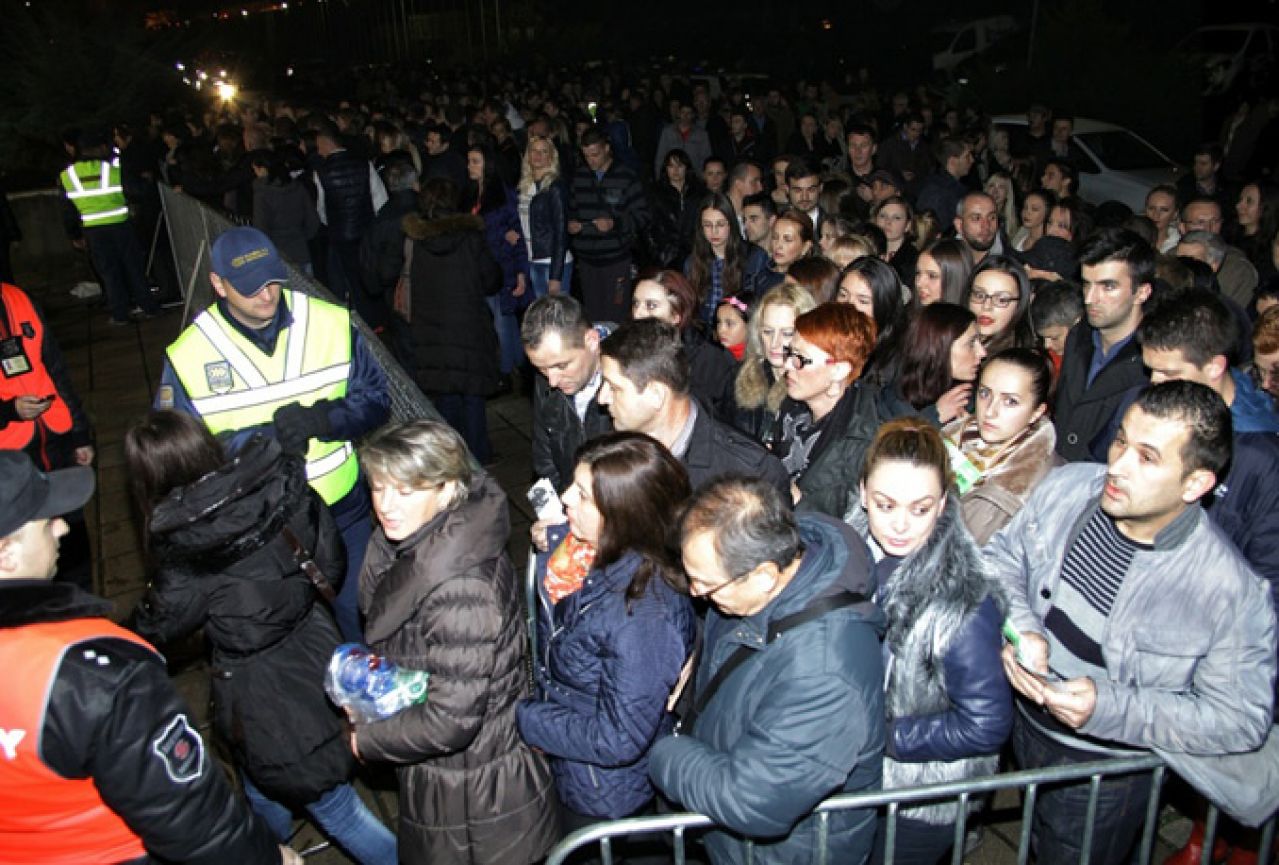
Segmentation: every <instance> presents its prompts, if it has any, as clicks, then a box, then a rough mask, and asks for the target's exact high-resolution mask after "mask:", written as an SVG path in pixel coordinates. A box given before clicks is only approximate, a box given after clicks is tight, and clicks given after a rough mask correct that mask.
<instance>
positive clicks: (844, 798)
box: [546, 755, 1275, 865]
mask: <svg viewBox="0 0 1279 865" xmlns="http://www.w3.org/2000/svg"><path fill="white" fill-rule="evenodd" d="M1167 771H1168V769H1167V767H1166V766H1165V765H1164V764H1163V761H1161V760H1160V759H1159V758H1158V757H1156V756H1153V755H1148V756H1136V757H1123V758H1117V759H1112V760H1098V761H1095V762H1090V763H1077V764H1075V765H1073V766H1053V767H1049V768H1045V769H1032V770H1023V771H1018V772H1005V773H1002V774H998V775H990V776H988V777H985V778H974V779H970V780H967V781H951V782H948V783H944V784H930V785H928V786H924V787H911V788H902V789H897V790H876V791H873V792H866V793H847V794H842V795H839V796H833V797H831V798H830V799H827V800H826V801H824V802H822V803H821V804H820V805H818V806H817V808H815V809H814V813H815V814H816V815H817V821H818V823H817V839H818V841H817V844H818V847H817V850H815V851H814V858H813V860H812V861H813V862H814V863H815V865H842V863H836V862H832V861H831V859H830V851H829V849H828V848H827V833H828V830H829V821H830V815H831V814H833V813H836V812H839V811H849V810H855V809H863V808H882V809H885V810H886V812H887V820H886V827H885V853H884V865H893V860H894V856H893V850H894V847H895V842H896V836H897V828H898V827H897V821H898V813H899V811H900V810H901V808H902V807H903V806H906V805H918V804H921V803H934V802H948V801H953V802H958V803H959V809H958V810H959V816H958V817H957V819H956V821H955V846H954V852H953V854H952V858H951V862H952V865H961V863H962V862H963V857H964V836H965V834H966V832H967V828H968V811H969V809H968V805H969V803H970V802H972V801H973V799H974V798H975V797H980V796H983V795H985V794H992V793H996V792H999V791H1001V790H1020V791H1022V805H1021V833H1020V837H1019V839H1018V843H1017V865H1026V862H1027V860H1028V859H1029V857H1030V835H1031V825H1032V821H1031V817H1032V815H1033V814H1034V811H1035V803H1036V801H1037V800H1038V797H1039V793H1040V789H1041V788H1042V787H1045V786H1051V785H1055V784H1061V783H1067V782H1079V781H1087V782H1088V784H1089V788H1090V790H1089V799H1088V810H1087V816H1086V818H1085V821H1084V826H1083V830H1082V849H1083V853H1082V855H1081V857H1080V863H1079V865H1089V854H1090V848H1091V846H1092V839H1093V834H1094V829H1095V826H1096V818H1097V803H1098V796H1099V794H1100V792H1101V782H1102V779H1103V778H1108V777H1114V776H1119V775H1131V774H1137V773H1145V772H1149V773H1150V774H1151V779H1152V783H1151V787H1150V797H1149V799H1148V801H1147V803H1146V816H1145V820H1144V823H1143V828H1142V833H1141V841H1140V847H1139V853H1138V858H1137V860H1136V862H1135V863H1134V865H1150V861H1151V856H1152V854H1153V853H1154V845H1155V832H1156V829H1157V828H1158V822H1159V796H1160V791H1161V788H1162V787H1163V782H1164V778H1165V776H1166V775H1167ZM1218 816H1219V814H1218V810H1217V808H1216V807H1210V809H1209V812H1208V819H1207V823H1206V839H1205V841H1204V848H1203V849H1204V858H1203V862H1202V863H1201V865H1210V861H1209V860H1210V856H1211V853H1212V848H1213V843H1214V841H1215V840H1216V833H1217V821H1218ZM715 825H716V824H715V823H714V822H713V821H712V820H711V819H710V818H709V817H706V816H704V815H701V814H689V813H681V814H662V815H658V816H652V817H630V818H626V819H623V820H611V821H607V822H602V823H596V824H594V825H592V826H587V827H585V828H583V829H579V830H578V831H576V832H574V833H573V834H571V835H569V836H568V837H567V838H565V839H564V840H563V841H561V842H560V843H559V844H558V845H556V846H555V847H554V848H553V849H552V850H551V853H550V855H549V856H548V857H547V860H546V865H563V863H564V862H565V861H566V860H567V858H568V857H569V856H570V855H571V854H572V853H574V852H576V851H578V850H581V849H583V848H586V847H588V846H589V845H592V844H596V845H598V846H599V858H600V860H601V861H602V862H603V865H613V861H614V860H613V855H614V854H613V841H614V840H617V839H621V838H627V837H632V836H637V835H649V836H651V835H657V834H669V835H670V836H671V837H670V845H671V861H673V862H674V863H676V865H685V863H686V862H687V861H688V855H689V846H690V843H695V842H693V841H692V840H691V839H690V838H689V837H688V834H689V832H690V830H700V829H714V828H715ZM1274 832H1275V818H1274V817H1271V818H1270V820H1269V821H1267V822H1266V823H1265V825H1264V827H1263V828H1262V831H1261V840H1260V849H1259V851H1258V859H1257V865H1270V861H1271V848H1272V845H1273V842H1274ZM745 849H746V858H745V860H744V863H743V865H753V862H754V846H753V845H752V844H750V843H749V842H747V844H746V848H745Z"/></svg>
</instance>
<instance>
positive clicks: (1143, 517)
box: [986, 381, 1275, 865]
mask: <svg viewBox="0 0 1279 865" xmlns="http://www.w3.org/2000/svg"><path fill="white" fill-rule="evenodd" d="M1230 443H1231V424H1230V410H1229V409H1228V408H1227V407H1226V404H1225V403H1224V402H1223V401H1222V400H1221V397H1220V396H1218V395H1217V394H1216V393H1215V392H1214V391H1212V390H1211V389H1210V388H1208V387H1205V386H1204V385H1201V384H1197V383H1194V382H1188V381H1169V382H1164V383H1162V384H1158V385H1155V386H1153V387H1150V388H1149V389H1147V390H1145V391H1144V392H1143V393H1142V394H1141V395H1140V396H1139V397H1138V399H1137V401H1136V402H1135V403H1134V404H1133V405H1132V406H1131V407H1130V408H1129V409H1128V411H1127V412H1126V413H1125V415H1124V418H1123V423H1122V425H1121V427H1120V429H1119V432H1118V433H1117V435H1116V436H1115V440H1114V443H1113V444H1112V445H1111V446H1110V453H1109V461H1108V464H1107V465H1106V466H1100V465H1091V464H1076V465H1070V466H1066V467H1063V468H1060V469H1058V470H1056V471H1055V472H1053V473H1052V474H1050V475H1049V476H1048V478H1047V479H1045V480H1044V481H1043V483H1041V484H1040V486H1039V487H1038V488H1037V489H1036V490H1035V492H1034V493H1033V494H1032V495H1031V497H1030V499H1029V500H1028V501H1027V503H1026V506H1025V507H1024V508H1023V509H1022V511H1021V512H1020V513H1019V514H1018V515H1017V516H1016V517H1015V518H1014V519H1013V521H1012V522H1011V523H1009V525H1008V526H1006V527H1005V528H1004V529H1003V530H1002V531H1001V532H1000V533H999V534H997V535H996V536H995V537H994V538H993V539H992V540H991V542H990V544H989V546H987V548H986V557H987V564H988V566H989V568H990V571H991V575H992V577H994V578H996V579H998V580H1000V581H1001V582H1002V583H1003V585H1004V588H1005V590H1006V591H1007V593H1008V598H1009V618H1010V619H1011V622H1012V625H1013V627H1015V628H1016V630H1017V631H1019V632H1020V635H1021V637H1020V643H1019V648H1017V649H1014V647H1013V646H1011V645H1009V646H1006V647H1005V649H1004V669H1005V671H1006V672H1007V674H1008V678H1009V681H1010V682H1011V683H1012V686H1013V688H1014V689H1015V690H1016V691H1017V692H1018V693H1019V694H1020V699H1019V701H1018V709H1019V711H1018V713H1017V718H1016V726H1015V729H1014V733H1013V747H1014V750H1015V752H1016V754H1017V759H1018V762H1019V763H1020V764H1021V765H1022V766H1023V767H1024V768H1039V767H1042V766H1049V765H1063V764H1071V763H1080V762H1086V761H1089V760H1097V759H1104V758H1106V757H1110V756H1118V755H1123V754H1133V753H1141V752H1144V751H1148V750H1151V749H1157V750H1159V751H1160V752H1164V753H1167V752H1173V753H1185V754H1190V755H1220V754H1237V753H1243V752H1248V751H1252V750H1255V749H1256V748H1258V747H1259V746H1260V745H1261V744H1262V742H1263V741H1264V740H1265V737H1266V733H1267V732H1268V731H1269V728H1270V724H1271V714H1272V703H1273V698H1274V692H1273V681H1274V675H1275V613H1274V609H1273V607H1272V605H1271V603H1270V596H1269V591H1268V589H1267V588H1266V585H1265V584H1264V583H1263V581H1262V580H1261V579H1260V578H1259V577H1258V576H1257V575H1256V574H1255V573H1254V572H1253V571H1252V569H1251V568H1250V567H1249V566H1248V563H1247V562H1246V561H1245V560H1244V559H1243V558H1242V557H1241V556H1240V554H1239V553H1238V551H1237V550H1236V549H1235V547H1234V546H1233V545H1232V544H1231V543H1230V541H1229V540H1228V539H1227V538H1226V536H1225V535H1224V534H1223V533H1222V531H1221V529H1220V528H1218V527H1217V526H1216V525H1214V524H1213V523H1212V522H1211V521H1210V520H1209V519H1208V517H1207V514H1206V513H1205V512H1204V510H1203V508H1202V507H1201V506H1200V504H1199V501H1200V499H1201V498H1202V497H1203V496H1204V495H1206V494H1207V493H1208V492H1209V491H1210V490H1211V489H1212V488H1213V486H1214V485H1215V484H1216V482H1217V478H1218V477H1219V476H1220V475H1222V474H1223V473H1224V471H1225V467H1226V465H1227V464H1228V463H1229V461H1230V455H1231V445H1230ZM1149 789H1150V777H1149V775H1145V774H1140V775H1129V776H1119V777H1115V778H1113V779H1108V780H1105V781H1103V782H1102V784H1101V791H1100V798H1099V800H1098V807H1097V811H1096V813H1097V821H1096V828H1095V830H1094V832H1093V834H1092V853H1091V856H1092V858H1091V861H1092V862H1093V863H1096V865H1111V863H1115V865H1117V863H1120V862H1122V861H1124V860H1125V859H1126V858H1127V856H1128V853H1129V851H1130V849H1131V848H1132V846H1133V843H1134V842H1135V840H1136V837H1137V833H1138V831H1139V830H1140V828H1141V825H1142V815H1143V814H1144V813H1145V810H1146V807H1147V797H1148V795H1149ZM1088 798H1089V784H1088V783H1087V782H1082V783H1079V784H1074V785H1066V786H1064V787H1060V788H1054V789H1052V790H1050V791H1045V792H1042V793H1041V794H1040V797H1039V801H1038V802H1037V804H1036V810H1035V816H1034V824H1033V836H1032V837H1033V841H1034V847H1035V852H1036V856H1037V859H1038V861H1039V862H1040V863H1043V865H1049V863H1065V862H1076V861H1079V857H1080V852H1081V850H1080V848H1081V841H1082V838H1083V837H1084V831H1083V830H1084V820H1085V815H1086V813H1087V808H1088Z"/></svg>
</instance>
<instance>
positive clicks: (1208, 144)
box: [1190, 141, 1226, 165]
mask: <svg viewBox="0 0 1279 865" xmlns="http://www.w3.org/2000/svg"><path fill="white" fill-rule="evenodd" d="M1196 156H1207V157H1208V158H1209V159H1211V160H1212V161H1213V162H1215V163H1216V164H1217V165H1220V164H1221V162H1222V160H1223V159H1225V158H1226V155H1225V152H1224V151H1223V150H1222V149H1221V145H1220V144H1218V143H1217V142H1215V141H1205V142H1204V143H1203V144H1200V145H1199V146H1198V147H1196V148H1195V152H1194V153H1192V154H1190V158H1191V159H1194V158H1195V157H1196Z"/></svg>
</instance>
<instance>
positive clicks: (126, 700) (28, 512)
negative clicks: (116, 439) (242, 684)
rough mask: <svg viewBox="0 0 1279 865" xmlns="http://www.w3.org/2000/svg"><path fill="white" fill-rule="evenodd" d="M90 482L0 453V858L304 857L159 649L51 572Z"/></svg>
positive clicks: (267, 864) (258, 864) (244, 860)
mask: <svg viewBox="0 0 1279 865" xmlns="http://www.w3.org/2000/svg"><path fill="white" fill-rule="evenodd" d="M92 492H93V473H92V471H91V470H90V469H88V468H86V467H75V468H69V469H63V470H61V471H56V472H51V473H49V474H45V473H43V472H40V471H38V470H37V469H36V467H35V466H34V465H33V464H32V463H31V460H30V458H29V457H27V455H26V454H23V453H18V452H15V451H5V452H0V667H2V668H3V669H4V671H5V686H4V688H3V689H0V851H3V853H0V858H3V859H4V860H5V861H14V862H76V863H89V865H94V863H104V865H105V863H118V862H128V863H148V862H155V861H158V860H163V861H166V862H167V861H173V862H188V863H208V865H214V863H225V862H236V863H240V865H275V863H279V862H283V863H285V865H289V863H300V862H301V861H302V860H301V857H300V856H298V855H297V853H295V852H294V851H292V850H290V849H288V848H284V847H279V846H277V845H276V843H275V841H274V840H273V839H272V837H271V833H270V832H269V831H268V830H267V828H266V826H265V825H264V824H262V823H261V822H260V821H259V820H258V819H257V818H256V817H254V816H253V814H252V812H250V811H249V809H248V808H247V807H246V805H245V804H244V803H243V802H241V801H240V800H238V799H236V798H235V796H234V794H233V793H232V792H231V789H230V788H229V787H228V786H227V783H226V780H225V779H224V778H223V775H222V772H221V770H220V769H219V768H218V767H217V766H216V765H215V764H214V763H213V760H212V757H211V756H210V755H209V754H208V752H207V750H206V748H205V744H204V741H203V740H202V739H201V738H200V735H199V733H197V732H196V730H195V727H194V726H193V723H192V721H191V717H190V714H189V712H188V710H187V708H186V706H185V705H184V704H183V702H182V700H181V698H180V697H179V696H178V694H177V692H176V690H174V688H173V684H172V683H171V682H170V681H169V677H168V674H167V672H166V670H165V662H164V658H162V657H161V656H160V655H159V654H158V653H157V652H156V651H155V650H154V649H152V648H151V647H150V646H149V645H148V644H147V643H146V642H144V641H143V640H142V639H141V638H140V637H138V636H136V635H134V634H132V633H130V632H128V631H126V630H124V629H123V628H120V627H118V626H117V625H114V624H112V623H111V622H110V621H109V620H108V619H107V618H105V613H106V612H107V611H108V610H109V609H110V604H109V603H107V602H106V601H103V600H102V599H100V598H96V597H94V596H93V595H90V594H87V593H85V592H82V591H81V590H80V589H78V588H76V587H75V586H71V585H67V584H65V583H54V582H52V577H53V575H54V572H55V571H56V570H57V561H58V540H59V538H61V537H62V536H63V535H65V534H66V531H67V525H66V523H65V522H63V520H62V519H61V517H60V516H59V515H60V514H64V513H66V512H67V511H70V510H74V509H76V508H80V507H83V505H84V503H85V502H86V501H87V500H88V498H89V496H90V495H91V494H92ZM152 857H154V858H152Z"/></svg>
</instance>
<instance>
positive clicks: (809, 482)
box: [776, 303, 879, 518]
mask: <svg viewBox="0 0 1279 865" xmlns="http://www.w3.org/2000/svg"><path fill="white" fill-rule="evenodd" d="M874 347H875V323H874V322H873V321H872V320H871V319H870V318H869V317H868V316H867V315H865V314H864V313H862V312H859V311H858V310H857V309H855V308H854V307H852V306H850V305H848V304H843V303H824V304H822V305H821V306H819V307H817V308H816V309H813V310H810V311H809V312H806V313H804V314H803V315H801V316H800V317H799V318H797V319H795V337H794V339H792V340H791V343H790V345H789V346H788V347H787V348H786V350H785V359H786V363H785V372H784V373H783V376H784V378H785V381H786V400H785V402H783V403H782V408H781V413H780V423H779V430H780V436H779V438H778V440H777V445H776V453H777V456H778V457H779V458H781V460H782V463H783V464H784V465H785V466H786V469H787V470H788V471H789V472H790V476H791V487H792V489H791V492H792V494H793V495H794V497H795V500H796V502H797V507H799V508H800V509H802V510H808V511H818V512H820V513H824V514H829V515H830V516H833V517H836V518H842V517H843V515H844V513H845V512H846V511H847V510H848V505H849V501H850V496H851V495H853V494H854V493H855V492H856V491H857V481H858V477H859V476H860V473H861V470H862V460H863V458H864V457H865V455H866V448H867V447H869V446H870V443H871V440H872V439H874V438H875V430H876V428H877V427H878V426H879V419H878V417H877V416H876V414H875V395H874V394H873V393H871V392H869V391H867V390H865V389H863V388H861V387H858V386H857V384H856V382H857V378H858V376H860V375H861V372H862V367H863V366H865V365H866V358H867V357H869V356H870V352H871V349H873V348H874Z"/></svg>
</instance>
